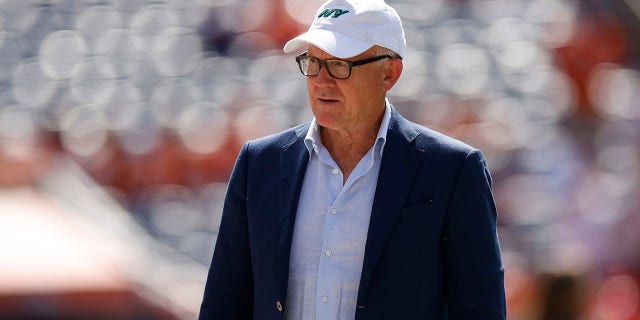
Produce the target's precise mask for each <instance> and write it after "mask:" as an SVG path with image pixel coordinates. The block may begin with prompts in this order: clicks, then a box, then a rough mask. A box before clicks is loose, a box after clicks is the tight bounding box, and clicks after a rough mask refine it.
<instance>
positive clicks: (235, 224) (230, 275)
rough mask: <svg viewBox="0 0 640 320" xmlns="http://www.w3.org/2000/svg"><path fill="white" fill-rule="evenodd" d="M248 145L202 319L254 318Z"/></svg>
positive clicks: (230, 192) (231, 191)
mask: <svg viewBox="0 0 640 320" xmlns="http://www.w3.org/2000/svg"><path fill="white" fill-rule="evenodd" d="M248 148H249V143H246V144H245V145H244V146H243V147H242V149H241V151H240V154H239V155H238V159H237V160H236V164H235V167H234V169H233V171H232V173H231V179H230V181H229V186H228V189H227V194H226V197H225V202H224V209H223V213H222V221H221V223H220V231H219V232H218V239H217V241H216V246H215V251H214V254H213V259H212V261H211V266H210V268H209V274H208V277H207V282H206V285H205V289H204V297H203V300H202V305H201V307H200V315H199V319H200V320H205V319H206V320H212V319H216V320H217V319H251V318H252V314H253V278H252V267H251V255H250V251H249V234H248V225H247V207H246V190H247V167H248V166H247V164H248Z"/></svg>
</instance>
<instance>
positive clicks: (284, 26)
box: [0, 0, 640, 320]
mask: <svg viewBox="0 0 640 320" xmlns="http://www.w3.org/2000/svg"><path fill="white" fill-rule="evenodd" d="M388 2H389V3H390V4H391V5H392V6H394V7H395V8H396V9H397V10H398V11H399V13H400V16H401V17H403V19H404V20H403V22H404V26H405V29H406V33H407V44H408V52H407V54H406V57H404V63H405V70H404V73H403V76H402V77H401V79H400V81H399V83H398V84H397V85H396V88H394V89H393V90H392V92H391V94H390V99H391V101H392V102H393V103H394V105H395V106H396V107H397V108H398V109H399V110H400V112H401V113H403V114H404V115H406V116H407V117H408V118H410V119H412V120H413V121H416V122H418V123H421V124H424V125H427V126H429V127H432V128H434V129H436V130H439V131H442V132H444V133H447V134H450V135H452V136H454V137H457V138H459V139H461V140H463V141H465V142H468V143H470V144H472V145H474V146H476V147H478V148H480V149H481V150H482V151H483V152H484V153H485V155H486V156H487V158H488V163H489V166H490V167H491V170H492V174H493V178H494V194H495V198H496V202H497V206H498V212H499V233H500V237H501V243H502V246H503V248H502V249H503V252H504V261H505V266H506V283H507V293H508V303H509V314H510V316H509V318H510V319H514V320H515V319H579V318H580V319H621V320H622V319H640V289H639V287H640V281H639V279H640V232H638V230H640V143H639V142H640V72H639V71H638V70H639V67H640V19H639V16H638V14H640V5H639V4H638V3H637V2H636V1H633V0H628V1H625V0H581V1H579V0H473V1H463V0H430V1H422V0H393V1H391V0H389V1H388ZM320 3H321V1H318V0H313V1H302V0H269V1H267V0H216V1H207V0H189V1H179V0H165V1H159V0H158V1H154V0H129V1H127V0H103V1H100V0H85V1H80V0H51V1H45V0H3V1H0V186H1V187H3V188H10V187H13V186H20V185H28V184H34V183H36V182H37V179H38V176H39V174H41V173H42V172H43V171H44V170H47V167H48V164H49V163H51V161H52V160H53V159H54V158H55V157H58V156H61V155H64V156H68V157H71V158H73V159H75V160H76V161H77V162H78V163H79V164H81V166H82V167H83V168H84V169H85V170H86V171H87V172H88V173H89V174H90V175H91V176H92V177H93V178H94V179H95V181H96V182H97V184H99V185H100V186H102V187H104V188H105V189H106V190H108V191H109V192H110V194H112V195H113V197H114V198H115V199H117V200H118V201H119V202H120V203H121V204H122V206H123V207H125V208H126V209H127V210H129V211H130V212H131V214H132V215H133V216H134V217H135V218H136V219H137V220H138V221H139V222H140V223H141V224H142V225H144V226H145V227H146V228H147V229H148V230H149V232H150V233H152V234H153V235H155V236H156V237H157V239H159V240H160V241H163V242H165V243H167V244H169V245H172V246H174V247H176V248H178V249H180V250H182V251H184V252H185V253H188V254H189V255H191V256H192V257H193V259H195V260H197V261H199V262H201V263H202V264H204V265H206V264H208V262H209V259H210V257H211V253H212V250H213V242H214V241H215V234H216V232H217V224H218V223H219V219H220V213H221V212H220V211H221V206H222V200H223V198H224V193H225V191H226V181H227V179H228V176H229V174H230V171H231V169H232V167H233V163H234V160H235V156H236V155H237V152H238V150H239V148H240V146H241V144H242V143H243V142H244V141H246V140H248V139H252V138H256V137H259V136H263V135H266V134H270V133H274V132H277V131H279V130H281V129H284V128H287V127H289V126H292V125H295V124H298V123H301V122H305V121H308V120H310V119H311V117H312V115H311V114H310V112H309V110H308V107H307V93H306V84H305V80H304V78H303V76H302V75H300V74H299V71H298V70H297V67H296V65H295V62H294V60H293V56H290V55H284V54H282V53H281V51H280V48H281V47H282V44H283V43H284V42H285V41H286V40H288V39H290V38H291V37H292V36H294V35H296V34H298V33H300V32H301V31H302V30H304V29H306V25H307V24H308V23H309V22H310V21H311V20H312V18H313V13H314V12H315V9H316V8H317V7H318V5H319V4H320ZM0 214H1V213H0Z"/></svg>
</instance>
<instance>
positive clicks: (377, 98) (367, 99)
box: [307, 45, 388, 132]
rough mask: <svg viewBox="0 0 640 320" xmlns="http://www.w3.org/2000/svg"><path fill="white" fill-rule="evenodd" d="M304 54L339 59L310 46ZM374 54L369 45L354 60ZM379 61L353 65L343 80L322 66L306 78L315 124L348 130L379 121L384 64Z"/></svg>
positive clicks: (352, 58) (349, 59) (382, 97)
mask: <svg viewBox="0 0 640 320" xmlns="http://www.w3.org/2000/svg"><path fill="white" fill-rule="evenodd" d="M307 54H308V55H309V56H311V57H315V58H318V59H320V60H327V59H339V58H336V57H334V56H331V55H330V54H328V53H326V52H324V51H322V50H321V49H319V48H317V47H315V46H312V45H310V46H309V49H308V52H307ZM375 55H376V49H374V48H372V49H369V50H367V51H365V52H364V53H362V54H360V55H357V56H355V57H351V58H347V59H342V60H348V61H356V60H360V59H366V58H371V57H374V56H375ZM385 62H386V59H383V60H381V61H377V62H373V63H369V64H365V65H361V66H357V67H354V68H353V69H352V71H351V77H349V78H348V79H345V80H338V79H334V78H332V77H331V76H330V75H329V74H328V73H327V70H326V68H325V67H322V68H321V69H320V73H319V74H318V76H315V77H307V87H308V90H309V100H310V103H311V110H312V112H313V115H314V116H315V117H316V121H317V122H318V124H319V125H320V126H322V127H324V128H327V129H330V130H337V131H342V132H352V131H353V130H358V129H359V128H362V127H363V126H364V125H366V124H371V123H375V122H376V121H379V118H380V115H381V114H382V113H383V112H384V97H385V95H386V91H387V90H388V88H385V86H384V83H383V82H384V81H383V79H384V63H385Z"/></svg>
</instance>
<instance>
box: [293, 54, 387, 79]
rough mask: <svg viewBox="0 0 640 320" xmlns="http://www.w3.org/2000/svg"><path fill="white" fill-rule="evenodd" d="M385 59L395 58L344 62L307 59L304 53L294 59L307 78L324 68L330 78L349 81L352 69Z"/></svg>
mask: <svg viewBox="0 0 640 320" xmlns="http://www.w3.org/2000/svg"><path fill="white" fill-rule="evenodd" d="M386 58H389V59H394V58H395V57H393V56H391V55H388V54H385V55H382V56H377V57H372V58H367V59H362V60H358V61H346V60H340V59H328V60H320V59H318V58H314V57H309V56H308V55H307V53H306V52H305V53H303V54H301V55H299V56H297V57H296V62H298V66H299V67H300V72H302V74H304V75H305V76H307V77H315V76H317V75H318V74H319V73H320V69H321V68H322V67H323V66H324V67H325V68H326V69H327V72H329V75H330V76H331V77H332V78H335V79H340V80H344V79H349V77H350V76H351V69H352V68H353V67H356V66H360V65H363V64H367V63H371V62H375V61H378V60H382V59H386Z"/></svg>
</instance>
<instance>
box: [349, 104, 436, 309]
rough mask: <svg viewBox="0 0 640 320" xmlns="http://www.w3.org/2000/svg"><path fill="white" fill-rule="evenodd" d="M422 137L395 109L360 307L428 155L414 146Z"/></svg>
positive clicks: (373, 213) (372, 222)
mask: <svg viewBox="0 0 640 320" xmlns="http://www.w3.org/2000/svg"><path fill="white" fill-rule="evenodd" d="M419 135H420V133H419V132H418V130H417V129H416V128H415V126H414V125H413V124H412V123H411V122H409V121H408V120H406V119H405V118H403V117H402V116H401V115H399V114H398V112H397V111H396V110H395V108H394V109H392V116H391V121H390V123H389V130H388V132H387V143H386V145H385V151H384V154H383V156H382V164H381V166H380V173H379V175H378V183H377V186H376V192H375V196H374V200H373V207H372V211H371V220H370V222H369V231H368V234H367V242H366V245H365V253H364V262H363V266H362V276H361V278H360V288H359V291H358V305H360V304H363V303H364V301H363V299H365V298H366V297H365V294H364V293H366V292H367V290H368V287H369V284H370V282H371V278H372V275H373V273H374V271H375V267H376V264H377V262H378V260H379V258H380V255H381V254H382V250H383V248H384V246H385V244H386V242H387V239H388V237H389V234H390V233H391V231H392V230H393V227H394V225H395V221H396V218H397V217H398V214H399V213H400V211H401V210H402V207H403V205H404V202H405V199H406V197H407V195H408V193H409V191H410V189H411V185H413V182H412V181H413V179H414V177H415V174H416V171H417V170H418V167H419V165H420V163H421V161H422V158H423V156H424V150H420V149H418V148H417V147H416V146H415V143H414V142H415V139H416V138H417V137H418V136H419Z"/></svg>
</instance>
